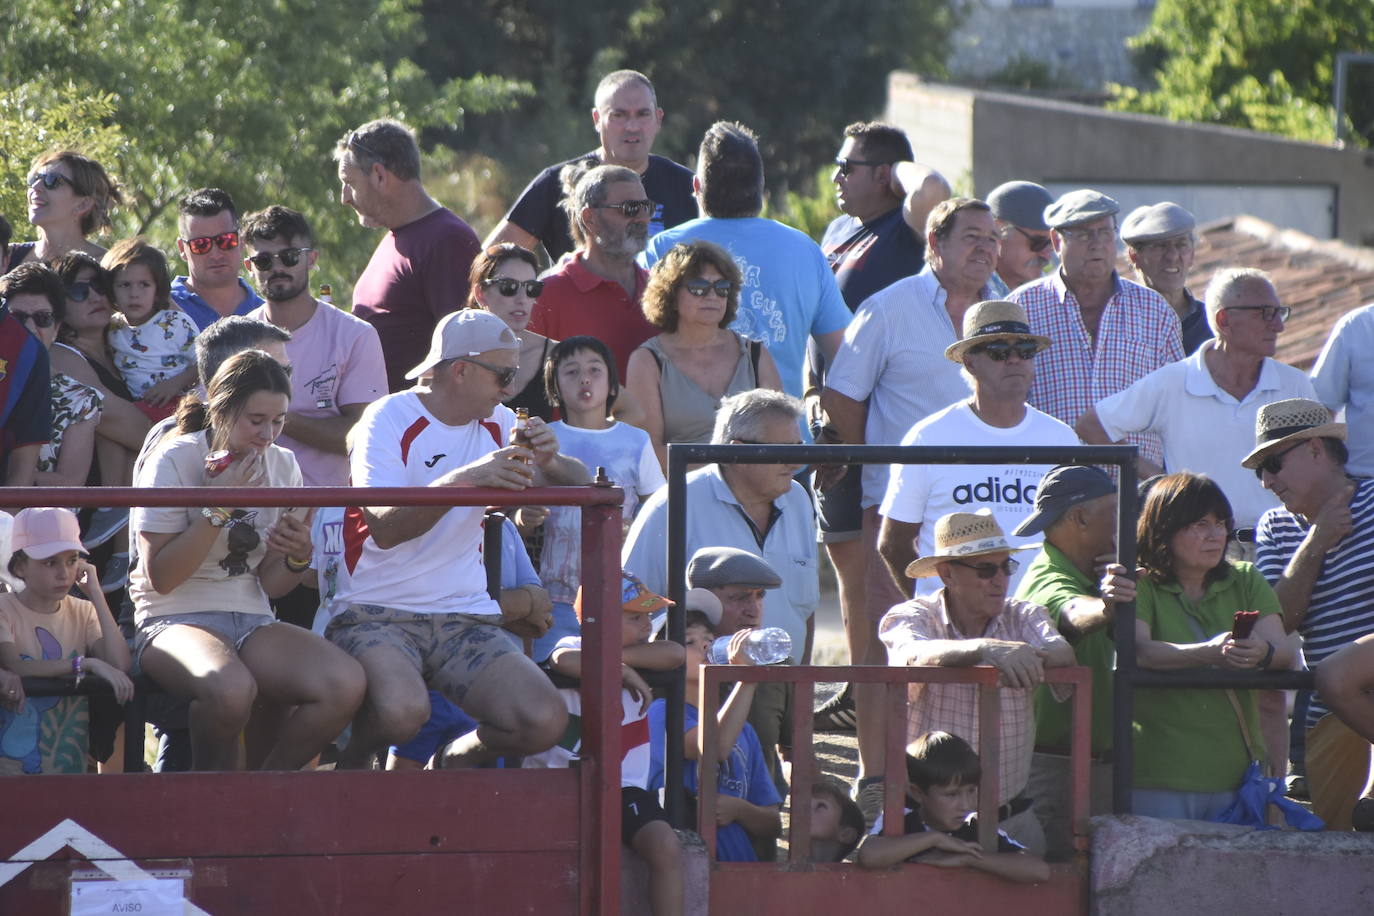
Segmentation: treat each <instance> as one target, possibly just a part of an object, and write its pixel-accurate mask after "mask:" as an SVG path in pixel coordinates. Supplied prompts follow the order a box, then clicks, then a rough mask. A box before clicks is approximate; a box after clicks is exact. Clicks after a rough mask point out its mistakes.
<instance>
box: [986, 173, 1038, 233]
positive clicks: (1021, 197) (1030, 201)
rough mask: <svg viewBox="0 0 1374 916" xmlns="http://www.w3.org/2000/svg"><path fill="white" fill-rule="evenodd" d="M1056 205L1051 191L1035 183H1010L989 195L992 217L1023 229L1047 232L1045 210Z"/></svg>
mask: <svg viewBox="0 0 1374 916" xmlns="http://www.w3.org/2000/svg"><path fill="white" fill-rule="evenodd" d="M1052 203H1054V197H1053V195H1051V194H1050V192H1049V191H1047V190H1045V189H1044V188H1043V187H1041V186H1040V185H1038V184H1036V183H1035V182H1033V181H1008V182H1006V183H1005V184H999V185H998V186H997V187H995V188H993V189H992V193H991V194H989V195H988V206H989V207H991V208H992V215H993V216H995V217H996V218H997V219H1000V220H1002V221H1003V222H1007V223H1011V224H1012V225H1013V226H1020V227H1021V228H1022V229H1039V230H1042V231H1043V230H1045V229H1048V228H1050V227H1049V226H1046V225H1045V208H1046V207H1048V206H1049V205H1050V204H1052Z"/></svg>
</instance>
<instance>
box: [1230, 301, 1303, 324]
mask: <svg viewBox="0 0 1374 916" xmlns="http://www.w3.org/2000/svg"><path fill="white" fill-rule="evenodd" d="M1221 310H1222V311H1223V312H1259V316H1260V321H1273V320H1274V318H1275V316H1277V317H1278V319H1279V321H1287V320H1288V316H1289V315H1292V314H1293V309H1292V308H1290V307H1289V306H1286V305H1224V306H1222V307H1221Z"/></svg>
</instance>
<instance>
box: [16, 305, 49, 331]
mask: <svg viewBox="0 0 1374 916" xmlns="http://www.w3.org/2000/svg"><path fill="white" fill-rule="evenodd" d="M10 314H11V315H13V316H14V320H15V321H17V322H19V323H20V324H29V323H30V322H32V323H33V326H34V327H36V328H50V327H52V326H53V322H55V321H57V316H56V315H54V314H53V313H52V312H16V311H15V310H14V309H10Z"/></svg>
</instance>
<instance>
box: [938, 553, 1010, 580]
mask: <svg viewBox="0 0 1374 916" xmlns="http://www.w3.org/2000/svg"><path fill="white" fill-rule="evenodd" d="M949 562H951V563H953V564H954V565H955V566H962V567H964V569H971V570H973V572H974V574H975V575H977V576H978V578H980V579H991V578H992V577H993V576H995V575H997V574H998V573H999V572H1004V573H1006V574H1007V575H1008V576H1011V575H1014V574H1015V573H1016V571H1017V570H1018V569H1020V568H1021V564H1020V562H1018V561H1016V560H1013V559H1012V558H1011V557H1007V558H1006V559H1005V560H1003V561H1002V562H1001V563H965V562H964V561H963V560H950V561H949Z"/></svg>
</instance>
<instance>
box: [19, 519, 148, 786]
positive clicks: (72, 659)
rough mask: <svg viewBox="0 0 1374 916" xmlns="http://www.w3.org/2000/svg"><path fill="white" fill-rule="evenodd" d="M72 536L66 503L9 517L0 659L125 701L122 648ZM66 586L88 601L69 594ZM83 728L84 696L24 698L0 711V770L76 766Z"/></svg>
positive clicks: (23, 671) (75, 528) (128, 694)
mask: <svg viewBox="0 0 1374 916" xmlns="http://www.w3.org/2000/svg"><path fill="white" fill-rule="evenodd" d="M80 536H81V526H80V525H79V524H78V522H77V520H76V515H75V514H73V513H72V512H71V511H70V510H68V509H25V510H24V511H22V512H20V513H19V514H18V515H16V516H15V517H14V529H13V533H12V534H11V536H10V547H11V548H12V550H13V551H14V553H13V555H12V556H11V557H10V560H9V571H10V575H11V576H14V577H15V578H16V579H19V580H20V581H22V582H23V583H24V587H23V588H22V589H21V590H20V591H19V592H18V593H6V594H3V595H0V666H3V667H5V668H8V669H9V670H10V671H13V672H14V673H16V674H19V675H21V676H24V677H62V676H66V675H71V676H74V677H75V678H77V680H78V683H79V681H80V679H81V678H83V677H85V676H87V675H90V676H92V677H98V678H100V679H101V680H105V681H109V683H110V686H111V687H112V688H114V695H115V699H116V700H118V701H119V702H120V703H126V702H128V701H129V700H130V699H132V698H133V695H134V685H133V682H132V681H131V680H129V676H128V675H127V674H126V673H125V672H126V671H128V669H129V646H128V644H127V643H126V642H125V641H124V636H123V635H122V634H121V633H120V632H119V627H118V626H117V625H116V624H115V620H114V616H113V615H112V614H111V613H110V607H109V605H108V604H106V603H105V595H104V593H103V592H102V591H101V590H100V580H99V579H98V578H96V571H95V567H94V566H92V565H91V564H90V562H89V561H87V560H86V558H85V557H84V556H83V554H84V553H85V548H84V547H83V546H81V539H80ZM73 585H76V586H78V587H79V588H80V589H81V591H82V592H84V593H85V595H86V597H87V598H89V599H90V600H88V601H85V600H82V599H80V598H76V597H74V596H73V595H72V594H71V590H72V586H73ZM89 725H90V712H89V710H88V708H87V703H86V698H85V697H43V698H33V697H30V698H29V699H28V700H27V701H26V702H25V703H24V704H23V705H22V706H20V707H19V709H17V710H14V711H10V710H5V709H0V775H15V774H18V773H84V772H86V746H87V740H88V737H89Z"/></svg>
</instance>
